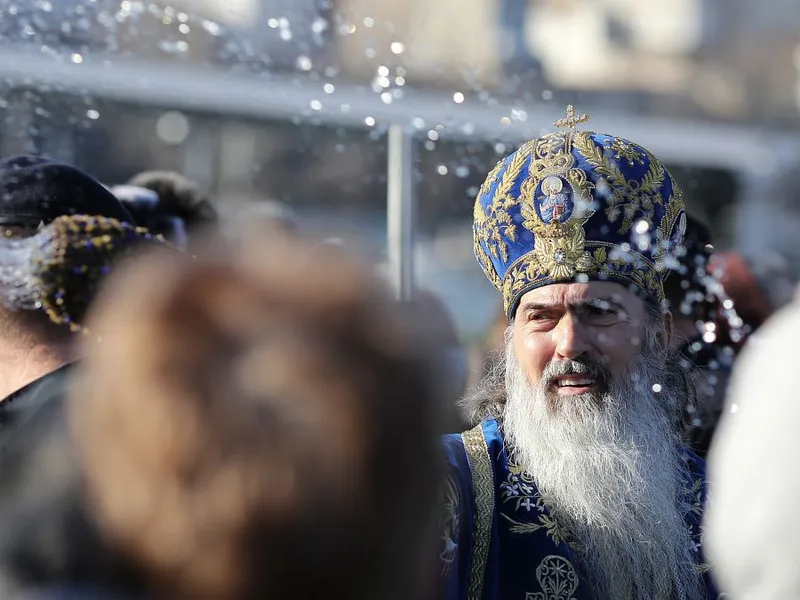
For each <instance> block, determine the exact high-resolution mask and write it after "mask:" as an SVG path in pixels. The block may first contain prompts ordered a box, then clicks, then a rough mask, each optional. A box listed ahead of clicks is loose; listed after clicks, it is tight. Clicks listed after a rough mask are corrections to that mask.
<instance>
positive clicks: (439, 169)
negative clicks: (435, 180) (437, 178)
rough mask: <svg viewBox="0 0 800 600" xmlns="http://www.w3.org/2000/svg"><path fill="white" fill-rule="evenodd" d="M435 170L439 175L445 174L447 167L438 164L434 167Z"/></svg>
mask: <svg viewBox="0 0 800 600" xmlns="http://www.w3.org/2000/svg"><path fill="white" fill-rule="evenodd" d="M436 172H437V173H439V175H447V167H446V166H445V165H439V166H438V167H436Z"/></svg>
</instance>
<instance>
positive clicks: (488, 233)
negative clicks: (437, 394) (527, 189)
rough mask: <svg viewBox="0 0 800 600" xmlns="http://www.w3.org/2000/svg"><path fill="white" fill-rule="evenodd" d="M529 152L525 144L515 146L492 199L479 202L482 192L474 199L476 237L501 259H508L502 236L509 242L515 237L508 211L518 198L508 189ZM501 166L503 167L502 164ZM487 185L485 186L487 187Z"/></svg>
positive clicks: (515, 233)
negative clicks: (514, 150)
mask: <svg viewBox="0 0 800 600" xmlns="http://www.w3.org/2000/svg"><path fill="white" fill-rule="evenodd" d="M528 156H529V153H528V152H527V145H526V146H523V147H522V148H520V149H519V150H517V152H516V154H515V155H514V158H512V159H511V162H510V163H509V164H508V167H507V168H506V170H505V172H504V173H503V176H502V177H501V178H500V181H499V183H498V185H497V189H496V190H495V192H494V195H493V196H492V199H491V202H489V204H488V205H487V206H486V207H484V206H483V205H482V202H481V200H482V197H483V196H479V197H478V200H477V201H476V202H475V214H474V215H473V216H474V219H475V236H476V240H477V241H481V242H483V243H484V244H485V245H486V247H487V248H488V249H489V252H490V253H491V254H492V256H494V258H496V259H502V260H503V261H507V260H508V246H507V244H506V240H505V238H508V239H509V240H511V241H512V242H513V241H516V239H517V231H516V225H515V224H514V219H513V218H512V217H511V213H509V209H510V208H512V207H513V206H514V205H515V204H516V202H517V199H516V198H514V197H513V196H512V195H511V189H512V188H513V187H514V184H515V183H516V181H517V178H518V177H519V174H520V173H521V172H522V168H523V167H524V166H525V161H526V160H527V159H528ZM500 166H501V167H502V164H501V165H500ZM495 169H497V167H495ZM498 171H499V169H498V170H497V171H495V172H494V175H492V176H491V177H489V178H487V181H488V182H489V185H491V182H492V181H493V180H494V179H496V178H497V172H498ZM484 186H486V182H484ZM488 189H489V188H488V186H487V187H486V190H488Z"/></svg>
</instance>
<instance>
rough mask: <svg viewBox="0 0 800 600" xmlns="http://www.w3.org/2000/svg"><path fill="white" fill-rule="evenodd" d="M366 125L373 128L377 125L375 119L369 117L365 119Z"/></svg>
mask: <svg viewBox="0 0 800 600" xmlns="http://www.w3.org/2000/svg"><path fill="white" fill-rule="evenodd" d="M364 123H365V124H366V125H367V127H372V126H373V125H375V119H373V118H372V117H367V118H366V119H364Z"/></svg>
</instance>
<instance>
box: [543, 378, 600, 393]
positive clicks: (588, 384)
mask: <svg viewBox="0 0 800 600" xmlns="http://www.w3.org/2000/svg"><path fill="white" fill-rule="evenodd" d="M599 384H600V382H599V381H598V379H597V378H595V377H591V376H589V375H584V374H581V375H561V376H559V377H556V378H555V379H554V380H553V385H554V386H555V388H556V392H557V393H558V395H559V396H573V395H578V394H587V393H589V392H594V391H596V390H598V389H599Z"/></svg>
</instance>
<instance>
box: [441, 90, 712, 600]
mask: <svg viewBox="0 0 800 600" xmlns="http://www.w3.org/2000/svg"><path fill="white" fill-rule="evenodd" d="M585 119H586V117H585V116H583V115H581V116H576V115H575V113H574V109H573V108H572V107H571V106H570V107H569V109H568V114H567V118H565V119H562V120H559V121H558V122H557V123H556V125H558V126H564V127H567V128H568V129H567V130H566V131H557V132H554V133H550V134H547V135H545V136H544V137H542V138H539V139H535V140H532V141H530V142H527V143H526V144H524V145H523V146H522V147H521V148H520V149H519V150H517V151H516V152H515V153H513V154H511V155H510V156H508V157H506V158H505V159H504V160H502V161H500V162H499V163H498V164H497V166H496V167H495V168H494V169H493V170H492V171H491V172H490V173H489V175H488V177H487V178H486V181H485V183H484V184H483V186H482V187H481V189H480V191H479V193H478V197H477V199H476V202H475V212H474V219H475V220H474V229H473V231H474V236H475V253H476V258H477V259H478V263H479V264H480V266H481V267H482V269H483V271H484V273H485V275H486V276H487V278H488V279H489V280H490V281H491V282H492V283H493V284H494V285H495V287H496V288H497V289H498V290H499V291H501V292H502V297H503V302H504V308H505V311H506V317H507V319H508V323H509V327H508V329H507V332H506V343H505V353H504V357H503V358H504V360H503V361H502V362H500V363H499V364H497V365H496V368H495V370H494V372H493V373H492V374H491V375H490V376H489V377H487V378H486V379H485V380H484V382H483V383H482V384H481V385H480V386H479V387H478V389H476V390H475V391H474V392H473V393H472V394H471V395H470V396H468V397H467V406H468V408H470V410H471V414H472V416H473V422H475V423H477V425H476V426H475V428H474V429H471V430H469V431H466V432H464V433H463V434H460V435H451V436H448V438H447V439H446V441H445V446H446V451H447V456H448V462H449V464H450V467H451V473H450V477H449V479H448V481H449V485H448V487H447V489H448V496H447V497H448V503H447V506H448V507H449V508H450V518H449V519H448V520H446V526H445V528H444V531H443V534H442V538H443V545H442V553H441V559H442V565H443V567H442V568H443V572H444V575H445V578H444V586H445V592H444V597H445V598H449V599H461V598H483V599H484V600H486V599H500V598H512V597H513V598H522V597H526V598H541V599H545V598H574V597H575V598H582V599H583V598H598V599H599V598H604V599H613V600H617V599H623V598H659V599H673V598H685V599H695V598H716V594H715V592H714V591H713V589H712V588H713V585H712V583H711V582H710V580H708V579H707V578H706V577H705V575H704V573H705V572H706V571H707V566H706V565H705V563H704V559H703V556H702V554H701V550H700V529H699V523H700V519H701V515H702V511H703V501H704V493H705V491H704V483H703V480H704V463H703V461H702V460H701V459H699V458H698V457H696V456H695V455H694V454H692V453H691V452H690V451H689V450H688V449H686V448H685V447H684V445H683V444H682V442H681V440H680V437H679V430H678V420H679V415H680V410H681V408H682V406H683V404H684V398H683V396H684V395H685V383H683V382H682V377H683V373H682V372H681V371H680V369H679V368H678V365H677V360H676V356H675V354H676V351H675V350H674V349H673V348H672V347H671V343H670V340H671V336H672V323H671V315H670V314H669V313H668V312H665V311H664V309H663V305H662V301H663V297H664V290H663V282H662V275H663V268H664V267H663V265H664V264H666V263H669V262H670V261H668V260H666V259H667V258H668V255H669V254H672V253H674V252H675V251H676V250H677V249H678V248H679V247H680V245H681V243H682V239H683V234H684V231H685V227H686V216H685V212H684V207H683V200H682V195H681V192H680V190H679V188H678V186H677V184H676V183H675V181H674V180H673V179H672V177H671V175H670V174H669V173H668V171H667V170H666V169H665V168H664V166H663V165H662V164H661V162H660V161H659V160H658V159H657V158H655V157H654V156H653V155H652V154H650V153H649V152H647V151H646V150H645V149H644V148H642V147H641V146H639V145H637V144H635V143H633V142H630V141H627V140H624V139H621V138H617V137H613V136H608V135H604V134H596V133H593V132H588V131H580V130H577V129H576V125H577V124H578V123H579V122H582V121H583V120H585Z"/></svg>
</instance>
